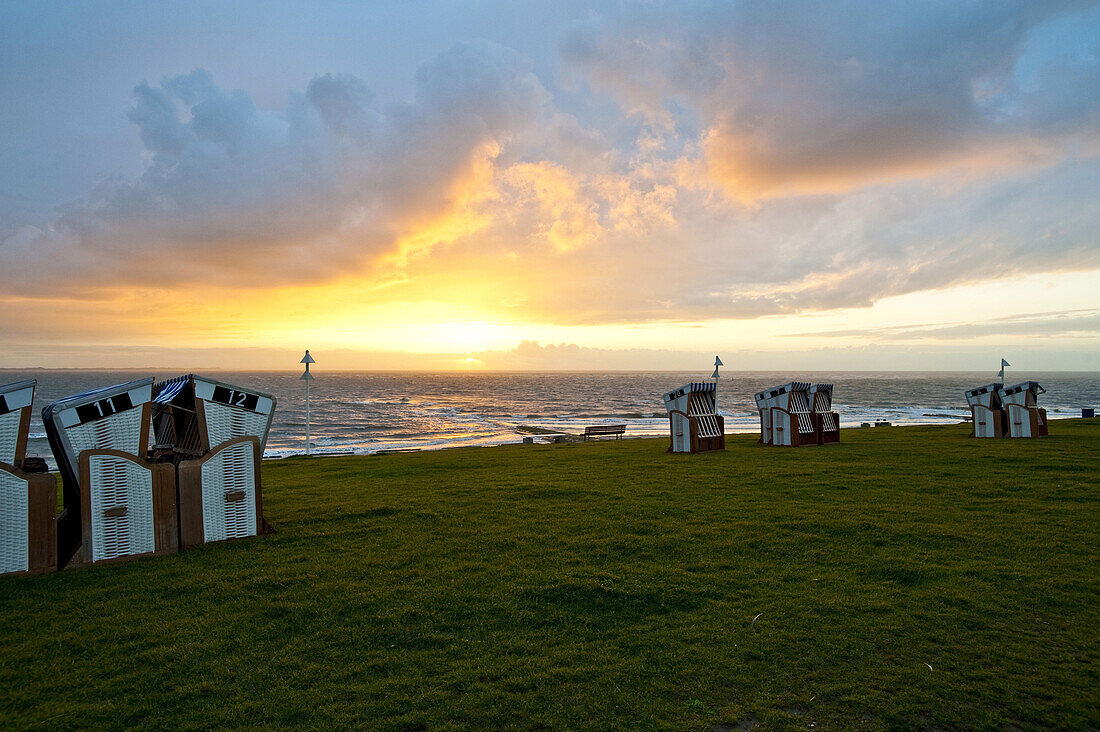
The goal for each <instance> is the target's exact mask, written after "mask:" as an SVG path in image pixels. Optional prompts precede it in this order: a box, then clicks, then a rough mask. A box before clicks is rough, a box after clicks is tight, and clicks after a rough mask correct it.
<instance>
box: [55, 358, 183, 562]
mask: <svg viewBox="0 0 1100 732" xmlns="http://www.w3.org/2000/svg"><path fill="white" fill-rule="evenodd" d="M152 385H153V379H152V378H146V379H140V380H138V381H131V382H128V383H125V384H117V385H115V386H108V387H104V388H102V389H93V390H92V391H86V392H83V393H81V394H75V395H73V396H69V397H65V398H64V399H59V400H58V401H56V402H54V403H52V404H50V405H49V406H47V407H46V408H45V409H43V410H42V421H43V422H44V423H45V426H46V435H47V437H49V440H50V447H51V448H52V450H53V454H54V457H55V458H56V459H57V467H58V470H59V471H60V472H61V478H62V487H63V496H64V505H65V509H64V511H63V512H62V515H61V516H60V517H59V518H58V550H59V559H60V561H59V563H58V564H59V566H61V567H63V566H65V564H66V563H67V562H68V561H69V560H70V558H71V557H72V556H73V555H74V554H76V552H77V550H79V556H78V561H79V562H82V563H86V562H100V561H108V560H115V559H123V558H127V557H135V556H143V555H147V554H164V553H169V552H174V551H177V550H178V548H179V533H178V528H177V525H176V481H175V470H174V469H173V467H172V465H170V464H155V463H151V462H149V461H148V460H146V459H145V458H146V453H147V451H148V447H149V420H150V410H151V407H150V399H151V398H152Z"/></svg>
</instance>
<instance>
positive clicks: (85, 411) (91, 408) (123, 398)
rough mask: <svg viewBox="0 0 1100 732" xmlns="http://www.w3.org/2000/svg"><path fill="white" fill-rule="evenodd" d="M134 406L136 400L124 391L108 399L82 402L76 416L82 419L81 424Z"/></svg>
mask: <svg viewBox="0 0 1100 732" xmlns="http://www.w3.org/2000/svg"><path fill="white" fill-rule="evenodd" d="M133 408H134V402H133V401H132V400H131V399H130V395H129V394H128V393H124V394H118V395H116V396H113V397H107V398H106V399H99V400H96V401H94V402H91V403H89V404H81V405H80V406H78V407H77V408H76V416H77V418H78V419H79V420H80V424H84V423H85V422H94V421H95V420H97V419H103V418H104V417H110V416H111V415H112V414H115V413H117V412H124V411H126V410H127V409H133Z"/></svg>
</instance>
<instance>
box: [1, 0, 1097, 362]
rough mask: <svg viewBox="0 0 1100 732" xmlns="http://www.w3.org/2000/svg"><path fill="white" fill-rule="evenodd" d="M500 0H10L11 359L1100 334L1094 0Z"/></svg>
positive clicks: (1009, 345)
mask: <svg viewBox="0 0 1100 732" xmlns="http://www.w3.org/2000/svg"><path fill="white" fill-rule="evenodd" d="M490 6H491V7H488V8H484V9H483V12H480V13H479V16H485V15H486V13H485V12H484V11H488V10H491V12H489V13H488V17H492V18H495V19H496V21H495V22H493V23H489V24H487V25H483V24H479V23H475V22H474V21H473V20H471V19H470V18H468V17H466V15H468V14H465V15H464V14H463V13H462V12H461V9H460V8H458V7H452V6H447V7H446V8H437V10H438V11H439V12H440V13H443V14H444V15H447V16H448V18H442V19H441V18H433V20H432V23H431V25H429V24H428V23H427V22H426V21H427V18H426V17H421V16H422V15H426V14H427V13H428V11H427V10H424V9H419V10H418V9H417V8H413V7H409V8H402V9H397V8H391V9H389V10H388V11H387V13H386V14H382V15H381V16H380V17H373V18H368V17H366V13H365V11H363V10H362V9H356V8H355V7H348V8H346V9H344V10H342V11H341V13H342V15H341V17H340V18H339V22H336V23H334V22H333V18H327V19H326V20H324V21H322V20H320V19H317V20H312V19H301V18H299V19H298V20H297V22H298V23H299V24H300V25H301V27H300V28H296V29H293V30H292V29H291V28H290V27H289V26H284V25H282V24H281V23H282V22H283V21H282V20H280V17H281V16H280V15H279V14H278V13H276V14H274V15H273V16H272V17H271V18H270V19H268V20H267V23H266V25H261V26H260V27H249V30H248V33H249V34H250V37H252V38H254V39H255V41H256V44H257V47H258V48H265V45H264V43H266V42H269V43H271V44H272V45H271V49H272V50H271V53H275V48H277V47H278V44H277V42H276V40H275V39H277V38H285V37H287V35H286V34H291V35H293V36H294V37H295V39H296V40H295V46H296V49H295V50H294V51H293V53H290V55H288V56H287V57H286V60H285V63H280V64H278V65H270V64H265V63H263V62H262V61H263V54H262V53H261V54H260V56H259V57H257V58H252V59H245V58H237V57H233V56H230V55H227V53H226V52H225V51H224V50H222V49H220V48H218V47H217V46H215V45H212V44H211V42H210V41H209V39H208V38H207V37H206V36H204V35H203V28H202V25H201V23H200V22H199V21H198V20H197V17H198V15H199V14H196V18H188V17H182V16H180V15H179V14H166V15H158V14H157V12H156V11H155V10H152V9H148V8H143V7H141V6H135V7H133V8H132V13H131V15H132V17H130V18H129V24H130V26H131V27H132V29H133V30H132V36H133V37H129V36H127V37H126V38H124V39H122V40H121V42H120V44H119V47H118V48H114V47H113V46H112V44H111V43H110V42H108V41H106V40H95V39H96V38H104V39H105V38H107V36H106V35H105V34H96V33H95V32H93V31H94V29H95V27H96V26H97V24H106V23H109V22H111V21H110V20H109V19H106V18H101V17H98V16H96V15H95V14H94V13H92V12H91V11H90V10H89V9H86V8H82V7H81V6H79V5H74V6H72V7H71V8H70V10H71V12H72V15H71V16H69V17H67V18H66V19H65V21H64V22H62V21H61V20H60V17H61V16H60V15H58V14H50V13H48V12H47V11H46V10H45V9H43V8H41V7H37V6H35V5H34V4H14V5H8V6H6V7H5V8H4V10H2V11H0V22H2V24H3V27H4V28H6V29H7V30H6V31H4V32H5V33H6V34H9V35H10V36H11V37H14V36H15V34H17V33H18V34H19V37H20V38H21V39H22V42H21V45H16V44H12V43H6V44H3V45H2V47H0V61H3V69H4V70H3V71H0V75H3V77H4V81H5V83H4V85H3V89H4V92H3V95H4V101H5V104H4V105H3V106H2V108H0V124H3V129H4V130H5V135H4V137H5V142H4V143H3V149H2V150H0V155H2V157H0V162H2V163H3V165H0V170H2V171H3V172H2V173H0V177H2V178H3V185H0V272H2V274H0V318H2V319H3V322H4V328H3V330H2V331H0V342H2V344H3V346H4V350H3V355H2V356H0V367H31V366H47V367H65V366H92V365H94V366H116V365H123V364H125V363H128V362H129V361H130V360H131V358H132V357H133V354H134V353H135V352H137V353H141V354H142V357H143V358H149V359H152V360H153V361H155V362H157V363H171V364H173V365H178V366H194V367H203V366H220V365H225V364H236V365H241V366H246V367H249V368H283V367H285V366H286V365H287V364H288V363H290V364H293V359H291V360H289V361H288V360H287V359H289V358H290V357H291V356H292V355H293V354H294V353H296V352H298V351H301V350H302V349H303V348H305V347H309V348H311V349H313V352H314V353H316V354H317V356H318V358H319V359H320V358H321V355H322V354H325V355H326V356H327V358H326V359H325V363H326V365H328V366H329V367H330V368H348V369H389V368H404V369H446V368H455V369H540V368H552V369H568V368H607V369H648V368H654V369H657V368H661V369H664V368H699V367H701V364H700V359H701V358H703V357H704V356H705V355H706V354H708V353H709V354H711V355H713V352H722V353H723V354H729V356H728V357H726V364H727V365H728V366H730V367H732V368H735V369H736V368H776V367H787V366H794V367H802V368H806V367H818V366H820V367H829V368H867V369H872V368H883V369H893V368H899V369H902V368H920V369H937V368H944V369H984V368H987V367H988V365H989V364H991V363H995V362H996V359H998V358H1000V356H1001V354H1002V352H1009V351H1011V352H1013V353H1014V354H1018V355H1017V356H1016V360H1020V361H1022V367H1023V368H1034V369H1095V368H1098V367H1100V359H1098V355H1097V354H1100V304H1098V303H1100V300H1098V299H1097V295H1096V293H1097V292H1100V244H1098V241H1097V232H1098V231H1100V205H1098V204H1097V201H1098V200H1100V102H1098V101H1097V99H1098V98H1097V95H1096V93H1095V89H1096V88H1098V87H1097V83H1098V82H1100V59H1098V53H1100V46H1098V45H1097V43H1096V39H1097V37H1098V29H1100V9H1098V7H1097V6H1096V5H1095V4H1092V5H1089V6H1088V7H1085V8H1079V7H1078V6H1076V5H1074V6H1068V5H1067V6H1066V7H1065V8H1063V7H1061V5H1060V4H1058V3H1051V4H1044V6H1043V9H1042V10H1041V11H1040V10H1038V9H1033V11H1029V12H1026V13H1025V12H1023V11H1019V12H1017V11H1016V10H1013V9H1010V8H1008V7H1007V6H1000V5H996V4H993V5H989V6H984V5H982V6H979V5H975V6H973V7H970V6H968V7H967V9H966V10H965V11H964V10H960V11H959V12H955V11H954V10H950V9H948V8H943V9H940V10H936V11H934V12H933V11H932V10H931V9H928V8H925V9H923V10H920V11H919V12H920V14H921V15H922V19H921V22H920V23H915V22H909V20H912V19H907V18H908V14H909V13H916V12H918V11H917V10H906V9H904V8H901V7H900V6H899V7H898V8H887V7H886V6H879V5H877V4H875V5H871V6H865V7H860V6H857V5H855V4H853V5H845V6H843V7H842V8H829V9H825V8H824V7H818V6H812V8H799V9H794V8H793V7H792V8H784V7H782V6H771V5H753V4H740V3H731V4H729V6H728V7H723V6H713V7H712V6H706V7H704V6H700V5H694V4H686V5H685V6H683V7H679V8H677V7H676V6H675V4H659V5H656V4H654V5H651V4H633V3H626V4H618V3H615V4H606V5H597V6H595V7H594V8H590V9H585V10H583V11H581V10H579V9H576V8H573V7H572V6H568V5H567V6H562V7H561V8H560V9H557V10H553V11H551V10H545V9H539V10H538V11H537V12H536V11H534V10H533V9H532V8H526V9H525V7H524V4H522V3H518V4H512V3H499V4H490ZM332 12H335V11H332ZM530 13H535V15H536V16H537V24H538V26H539V28H538V31H537V32H536V31H535V29H534V28H533V27H531V25H530V24H531V23H532V22H535V20H534V18H528V17H527V16H528V15H530ZM433 14H435V11H433ZM229 15H230V16H232V13H230V14H229ZM5 16H6V17H5ZM1017 16H1018V17H1017ZM247 17H248V14H245V13H242V14H240V17H226V18H225V19H224V22H225V23H227V24H228V25H229V26H232V27H233V28H239V27H243V25H250V23H249V21H248V20H247ZM448 19H449V20H450V21H452V22H450V23H447V22H444V21H446V20H448ZM73 22H79V23H81V24H83V25H86V26H88V28H89V31H88V33H87V35H86V37H85V38H84V39H83V40H82V41H81V43H82V44H83V45H82V46H81V47H80V48H79V49H77V50H78V51H79V52H80V53H81V55H83V56H85V57H87V58H91V59H96V61H95V62H94V63H93V64H92V66H93V68H89V69H87V70H86V71H82V72H80V73H79V74H76V75H73V76H72V77H69V76H67V75H66V74H62V73H60V72H59V69H61V68H62V65H64V64H65V63H66V62H65V61H64V59H60V58H55V57H54V56H53V55H52V52H51V49H52V48H54V47H55V46H56V43H57V39H58V38H59V37H61V36H63V35H64V33H65V32H66V31H65V29H66V27H67V25H68V24H69V23H73ZM287 22H289V21H287ZM322 22H324V31H325V32H320V30H321V29H320V26H317V27H315V26H314V25H313V24H314V23H322ZM396 28H401V29H405V30H409V29H411V30H410V33H409V35H408V36H407V37H404V36H402V39H401V41H400V43H399V42H398V41H397V40H395V35H400V34H395V31H394V29H396ZM440 28H448V29H449V30H447V31H446V32H442V31H440V30H439V29H440ZM344 29H354V32H352V31H351V30H344ZM417 29H419V30H417ZM809 29H812V30H813V32H812V33H810V32H809ZM990 29H997V30H996V32H992V31H991V30H990ZM1005 29H1010V30H1005ZM226 32H229V31H228V30H227V31H226ZM143 37H144V38H149V39H158V42H156V43H146V42H139V40H138V39H139V38H143ZM810 37H812V38H813V39H814V40H813V41H812V42H807V41H806V39H807V38H810ZM265 39H268V40H266V41H265ZM9 40H10V38H9ZM792 44H797V45H799V48H800V53H799V54H795V55H791V54H783V53H779V52H778V51H776V50H775V49H782V48H785V47H788V46H790V45H792ZM769 49H771V50H769ZM96 64H98V66H96ZM32 70H34V71H33V73H32ZM45 77H49V78H51V79H52V80H53V81H51V83H50V84H48V85H43V84H38V83H36V81H35V80H36V79H38V78H45ZM77 88H80V89H81V90H82V91H81V93H80V94H76V93H75V91H74V90H76V89H77ZM43 119H45V120H47V121H46V122H40V120H43ZM59 141H60V143H61V144H58V142H59ZM135 349H137V350H135ZM705 365H706V363H705V360H704V362H703V363H702V366H705Z"/></svg>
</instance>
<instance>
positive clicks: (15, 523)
mask: <svg viewBox="0 0 1100 732" xmlns="http://www.w3.org/2000/svg"><path fill="white" fill-rule="evenodd" d="M37 383H38V382H37V381H35V380H34V379H28V380H26V381H17V382H15V383H14V384H7V385H4V386H0V574H11V573H14V572H26V573H31V574H34V573H38V572H49V571H53V570H56V569H57V519H56V513H57V480H56V479H55V478H54V477H53V476H52V475H50V474H49V473H48V472H46V463H45V461H44V460H37V459H31V460H28V459H27V440H28V439H29V433H30V425H31V404H33V402H34V389H35V386H37Z"/></svg>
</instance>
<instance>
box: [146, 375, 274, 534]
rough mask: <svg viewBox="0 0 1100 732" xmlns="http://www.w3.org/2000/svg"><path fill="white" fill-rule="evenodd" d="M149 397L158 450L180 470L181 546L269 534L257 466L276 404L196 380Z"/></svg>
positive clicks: (168, 385) (160, 388)
mask: <svg viewBox="0 0 1100 732" xmlns="http://www.w3.org/2000/svg"><path fill="white" fill-rule="evenodd" d="M154 393H155V396H154V398H153V401H154V404H155V409H154V420H153V422H154V431H155V433H156V448H157V449H160V450H165V451H170V452H171V453H172V455H173V459H174V460H175V462H176V463H177V464H178V479H179V516H180V543H181V546H183V547H189V546H195V545H197V544H203V543H206V542H211V541H224V540H226V539H240V538H244V537H248V536H256V535H257V534H263V533H268V532H270V531H271V528H270V526H268V525H267V523H266V522H265V521H264V518H263V488H262V482H261V479H260V460H261V458H262V457H263V449H264V445H265V444H266V442H267V435H268V431H269V430H270V427H271V420H272V418H273V417H274V414H275V398H274V397H273V396H271V395H269V394H262V393H259V392H255V391H245V390H243V389H240V388H238V387H236V386H233V385H231V384H225V383H222V382H219V381H214V380H212V379H207V378H205V377H202V376H196V375H194V374H188V375H186V376H181V377H179V378H177V379H172V380H170V381H166V382H162V383H160V384H156V385H154Z"/></svg>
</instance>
